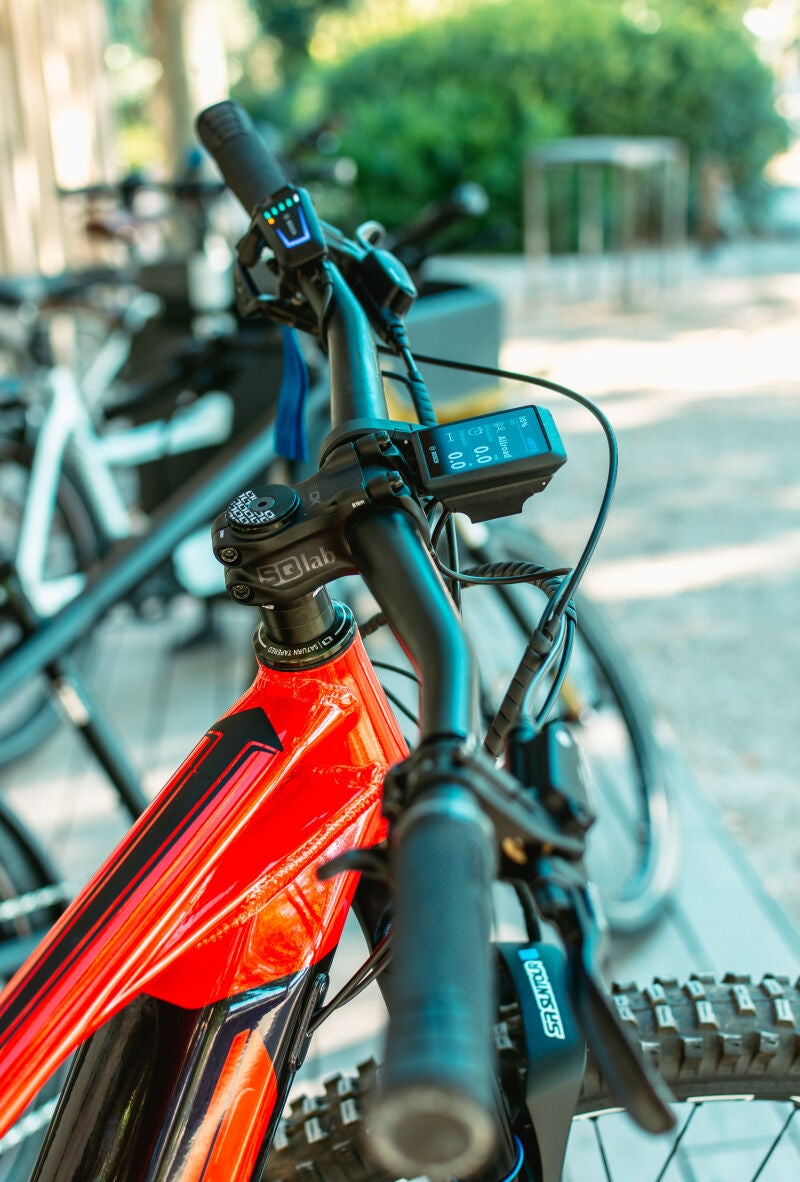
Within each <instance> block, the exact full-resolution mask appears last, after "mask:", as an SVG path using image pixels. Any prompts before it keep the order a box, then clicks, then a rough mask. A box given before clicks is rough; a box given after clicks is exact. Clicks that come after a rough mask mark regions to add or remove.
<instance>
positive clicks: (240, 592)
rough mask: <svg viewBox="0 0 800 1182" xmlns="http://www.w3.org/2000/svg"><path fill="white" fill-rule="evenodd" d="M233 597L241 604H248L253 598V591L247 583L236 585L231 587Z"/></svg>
mask: <svg viewBox="0 0 800 1182" xmlns="http://www.w3.org/2000/svg"><path fill="white" fill-rule="evenodd" d="M231 595H232V596H233V598H234V599H238V600H239V602H240V603H247V601H248V599H252V598H253V591H252V588H250V587H248V586H247V584H246V583H234V585H233V586H232V587H231Z"/></svg>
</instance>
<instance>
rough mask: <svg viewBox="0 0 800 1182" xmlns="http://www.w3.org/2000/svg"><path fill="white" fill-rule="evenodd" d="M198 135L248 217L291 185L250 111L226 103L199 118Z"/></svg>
mask: <svg viewBox="0 0 800 1182" xmlns="http://www.w3.org/2000/svg"><path fill="white" fill-rule="evenodd" d="M196 126H197V134H198V136H199V137H200V139H201V141H202V142H203V144H204V145H205V146H206V148H207V149H208V151H209V152H210V153H211V155H212V156H213V157H214V159H215V160H216V162H217V165H218V166H219V170H220V172H221V173H222V175H223V177H224V178H225V183H226V184H227V186H228V188H229V189H231V191H232V192H233V193H235V195H236V196H237V197H238V198H239V200H240V201H241V203H242V205H243V206H244V207H245V209H246V210H247V212H248V213H252V212H253V209H254V208H255V206H256V205H260V204H261V203H262V202H263V201H266V200H267V199H268V198H269V197H271V196H272V194H273V193H276V192H277V191H278V189H282V188H283V187H284V186H285V185H286V184H287V183H288V182H287V179H286V176H285V174H284V171H283V169H282V168H281V165H280V164H279V163H278V161H277V160H276V159H275V157H274V156H273V155H272V153H271V152H270V151H269V149H268V148H267V146H266V144H265V143H264V141H263V140H262V138H261V136H260V135H259V134H258V132H257V131H256V129H255V127H254V126H253V121H252V120H251V118H250V116H249V115H248V114H247V112H246V111H243V110H242V108H241V107H240V106H238V105H237V104H236V103H233V102H231V101H230V100H229V99H226V100H225V102H222V103H215V104H214V106H213V107H206V109H205V111H201V112H200V114H199V115H198V116H197V124H196Z"/></svg>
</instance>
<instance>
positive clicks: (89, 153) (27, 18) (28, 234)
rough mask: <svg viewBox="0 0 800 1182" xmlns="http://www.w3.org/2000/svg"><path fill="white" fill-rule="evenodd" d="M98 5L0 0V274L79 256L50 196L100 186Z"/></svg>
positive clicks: (107, 133)
mask: <svg viewBox="0 0 800 1182" xmlns="http://www.w3.org/2000/svg"><path fill="white" fill-rule="evenodd" d="M106 44H107V36H106V21H105V10H104V5H103V0H0V272H2V273H3V274H14V273H24V272H33V271H37V270H40V271H45V272H48V273H50V272H55V271H58V270H60V269H61V268H63V267H64V266H66V265H69V264H77V263H80V262H81V261H82V260H83V259H85V258H86V257H88V256H87V248H86V247H85V244H84V243H83V241H82V239H81V237H80V235H78V234H75V233H74V231H72V232H71V231H70V228H69V226H68V225H67V223H66V221H65V211H64V208H63V206H62V204H61V203H60V202H59V200H58V197H57V193H56V189H57V186H59V185H61V186H62V187H65V188H69V187H76V186H79V185H85V184H88V183H89V182H90V181H96V180H98V179H103V178H109V177H112V176H113V175H114V174H115V169H114V167H113V163H112V161H113V147H112V139H113V137H112V115H111V104H110V99H109V96H108V92H107V88H106V78H105V67H104V65H103V53H104V51H105V48H106Z"/></svg>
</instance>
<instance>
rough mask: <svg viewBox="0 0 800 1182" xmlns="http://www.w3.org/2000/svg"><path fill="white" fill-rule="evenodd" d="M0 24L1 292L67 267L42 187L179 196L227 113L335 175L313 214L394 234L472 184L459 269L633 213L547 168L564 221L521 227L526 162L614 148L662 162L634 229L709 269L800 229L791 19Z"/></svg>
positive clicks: (761, 10)
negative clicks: (479, 218)
mask: <svg viewBox="0 0 800 1182" xmlns="http://www.w3.org/2000/svg"><path fill="white" fill-rule="evenodd" d="M1 11H2V14H3V24H2V52H3V58H4V60H3V67H4V68H3V88H4V102H3V104H2V115H0V121H1V122H0V126H1V127H2V152H3V168H2V184H3V193H2V198H3V199H2V209H1V210H0V266H2V267H3V269H4V270H5V271H6V272H11V273H13V272H19V271H25V270H28V271H30V270H35V269H41V270H44V271H47V272H52V271H55V270H57V269H58V268H59V267H62V266H63V265H64V264H65V263H74V262H76V261H78V260H80V259H81V258H82V257H85V252H86V250H87V249H88V248H87V244H86V241H85V236H83V235H82V234H80V233H78V232H76V227H75V225H74V224H70V210H69V208H68V207H65V206H64V203H63V202H61V203H59V201H58V200H57V197H56V189H57V187H59V186H60V187H62V188H65V189H70V188H76V187H80V186H84V185H87V184H89V183H97V182H99V181H101V180H108V181H118V180H119V179H120V177H121V176H124V175H125V174H126V173H128V172H130V171H132V170H146V172H147V173H148V174H150V175H155V176H161V177H170V178H172V177H174V176H176V175H178V174H180V172H181V171H182V170H185V169H186V168H187V167H189V166H190V161H191V152H192V149H193V148H194V146H195V138H194V135H193V130H192V122H193V119H194V116H195V114H196V112H197V111H198V110H200V109H201V108H202V107H203V106H205V105H208V104H209V103H211V102H213V101H216V100H218V99H220V98H223V97H226V96H228V95H229V94H230V95H232V96H233V97H234V98H236V99H237V100H238V101H239V102H241V103H242V104H243V105H244V106H245V107H247V108H248V110H249V111H250V113H251V114H252V115H253V117H254V118H255V119H256V120H257V121H258V122H259V123H261V124H262V126H264V128H265V131H266V129H267V128H268V127H269V128H271V129H272V131H271V134H272V135H273V137H274V138H275V139H276V141H277V142H278V144H279V145H281V146H282V147H283V148H284V149H285V150H286V151H287V153H289V154H292V155H294V156H296V157H301V156H302V155H303V154H304V153H306V154H309V155H310V154H320V155H323V156H324V155H328V156H329V157H331V158H337V157H343V158H344V159H345V163H343V164H340V168H339V173H338V179H339V180H340V181H342V182H345V181H347V180H348V179H349V180H351V181H352V184H351V185H350V186H349V188H348V191H347V194H346V199H345V197H343V195H342V193H341V191H339V192H337V193H335V194H329V195H328V196H329V199H330V200H331V201H332V202H334V203H335V204H336V205H337V206H344V207H346V208H347V212H348V213H349V216H350V220H351V221H352V222H355V221H357V220H358V219H359V217H360V216H362V215H363V214H364V212H365V211H368V212H369V216H370V217H373V218H377V219H379V220H381V221H383V222H385V223H386V224H387V225H390V226H396V225H399V224H401V223H402V222H404V221H406V220H407V219H408V218H409V217H411V216H412V215H414V214H416V213H417V212H418V211H419V209H420V208H421V207H422V206H423V205H424V204H426V203H428V202H430V201H431V200H434V199H436V198H441V197H444V196H445V195H446V194H448V193H449V192H450V191H451V190H452V189H453V187H454V186H455V185H456V184H458V183H460V182H462V181H463V180H464V179H465V178H472V179H479V180H480V182H481V184H482V185H483V186H484V187H485V189H486V190H487V193H488V195H489V199H490V200H489V208H488V212H487V214H486V217H485V220H484V222H483V224H482V227H481V233H480V235H476V236H473V243H472V245H473V247H476V246H477V247H479V248H480V249H481V250H482V251H490V252H519V251H520V250H522V248H523V246H524V245H526V244H527V246H528V248H529V249H531V250H534V249H538V250H541V249H543V248H544V247H545V246H546V247H547V248H548V249H550V250H553V251H555V252H557V253H560V252H567V251H570V250H573V249H576V248H578V247H579V248H581V249H582V250H583V251H584V252H587V251H588V250H590V249H591V247H592V245H593V243H594V245H595V247H596V246H597V245H598V243H599V241H600V239H601V237H602V235H603V233H605V234H606V236H608V235H609V234H610V233H612V231H613V230H614V229H615V227H614V226H613V225H612V223H614V222H615V221H617V220H619V219H620V217H623V215H624V214H625V212H626V211H624V210H622V209H621V208H620V205H621V204H624V203H625V201H628V202H630V200H631V197H630V194H628V195H627V196H625V195H619V194H614V193H612V192H610V191H609V189H610V186H609V184H608V182H607V181H606V182H599V183H598V185H596V186H595V187H596V188H597V187H599V189H600V191H599V192H597V193H595V194H594V196H593V197H592V199H591V201H590V199H589V196H588V195H587V194H586V193H585V194H584V203H583V204H584V212H583V225H581V215H580V213H579V212H578V211H577V208H575V209H572V211H571V213H569V212H568V211H567V210H566V209H565V208H564V207H565V206H566V205H567V204H571V205H574V204H575V203H574V201H573V202H567V201H566V197H567V196H569V195H570V190H571V189H574V188H575V187H576V183H577V182H576V180H575V178H574V176H572V175H570V174H569V173H568V172H567V171H566V170H565V169H564V168H561V169H559V170H558V172H559V175H558V177H557V178H555V180H554V183H555V185H556V188H557V189H558V200H557V201H555V202H554V204H556V205H557V206H558V207H559V209H560V213H559V215H558V216H555V215H554V214H551V215H550V217H549V219H544V214H543V211H542V210H541V209H533V208H531V200H530V187H531V186H535V185H536V184H541V181H540V180H539V178H538V177H536V176H534V177H533V178H531V177H530V176H528V186H529V200H528V220H527V224H526V218H525V208H526V201H525V191H524V190H525V178H526V173H530V171H531V157H532V156H533V157H534V160H535V159H536V149H537V148H540V147H543V146H544V145H547V144H552V141H554V140H556V141H562V140H564V139H568V138H571V137H576V136H580V137H586V136H592V137H598V136H602V137H609V136H610V137H648V139H649V138H650V137H657V138H658V139H659V140H664V139H668V140H675V141H677V144H678V145H679V146H675V145H667V144H662V145H661V146H660V148H659V147H658V144H656V145H653V146H652V148H653V151H654V153H655V155H654V156H653V160H652V167H653V169H656V168H657V166H659V165H660V166H662V167H665V168H666V170H667V172H668V174H669V175H668V178H667V186H666V187H667V188H668V189H670V190H671V191H670V193H669V194H668V196H667V207H668V208H667V219H668V225H667V226H666V227H664V226H659V225H656V224H655V222H656V215H657V212H658V210H657V200H658V199H661V200H663V199H664V194H663V192H659V193H657V194H656V196H655V197H653V198H652V200H651V203H650V208H649V211H647V213H646V214H645V213H644V212H642V211H640V213H639V218H638V223H637V226H636V229H637V231H639V230H647V231H648V233H649V234H650V235H651V236H653V235H659V234H664V233H668V234H670V235H672V236H673V237H675V236H679V235H680V234H682V233H688V234H689V235H690V236H691V237H692V239H693V240H695V241H697V242H700V243H702V244H703V245H705V246H707V247H712V246H714V245H715V244H716V243H718V242H720V241H725V240H729V239H731V238H733V237H739V236H741V235H745V234H748V235H753V234H759V235H768V234H775V233H778V232H788V231H791V230H793V229H795V228H796V227H797V225H798V223H800V209H799V208H798V202H797V198H796V187H797V186H798V185H800V155H798V151H797V148H796V138H795V137H796V131H797V126H798V120H800V90H799V89H798V87H799V86H800V82H799V81H798V59H797V53H798V50H797V46H798V35H799V33H798V29H799V28H800V14H799V13H798V5H797V3H795V0H763V2H762V3H757V2H755V3H747V0H653V2H652V3H648V2H647V0H569V2H567V3H554V2H553V0H504V2H492V3H474V2H470V0H398V2H397V3H394V4H392V5H385V4H381V3H379V2H378V0H301V2H297V3H295V2H291V0H171V2H169V0H54V2H48V3H45V0H41V2H31V3H28V4H25V5H20V4H16V3H14V2H13V0H4V3H3V5H2V10H1ZM563 150H565V149H563V148H562V151H563ZM601 150H603V145H599V144H598V145H597V146H596V151H601ZM611 150H612V147H611V145H606V146H605V152H606V154H607V153H608V152H610V151H611ZM659 153H660V154H659ZM604 158H605V157H604ZM596 159H597V157H596V156H595V160H596ZM554 160H555V157H553V156H552V155H551V156H548V154H547V153H546V152H545V153H543V154H542V156H541V163H542V165H544V164H545V163H549V164H550V165H551V168H554ZM560 163H562V164H563V157H562V158H561V159H560ZM348 170H350V171H349V172H348ZM534 171H535V169H534ZM684 171H685V174H686V175H684ZM650 181H651V184H653V185H654V186H655V187H656V188H658V181H657V180H656V181H653V178H652V177H651V178H650ZM661 187H662V189H663V181H662V183H661ZM534 195H535V189H534ZM592 204H593V205H594V209H593V210H592V211H591V216H590V214H589V213H588V212H587V206H591V205H592ZM339 216H342V214H339ZM684 216H685V221H683V220H682V219H683V218H684ZM73 220H74V219H73ZM591 222H593V223H594V224H593V225H592V224H590V223H591ZM646 222H649V224H647V225H645V223H646ZM545 223H546V224H545ZM526 233H527V238H526ZM593 236H594V238H593Z"/></svg>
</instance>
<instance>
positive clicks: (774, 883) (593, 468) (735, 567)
mask: <svg viewBox="0 0 800 1182" xmlns="http://www.w3.org/2000/svg"><path fill="white" fill-rule="evenodd" d="M792 255H794V256H796V257H795V258H793V257H792ZM795 262H796V263H797V266H796V268H795V269H794V271H792V270H790V269H789V268H791V267H793V265H794V263H795ZM482 274H483V277H484V278H486V279H488V280H489V281H490V282H495V283H500V284H501V285H502V286H503V288H504V291H505V294H506V301H507V317H506V320H507V323H506V345H505V348H504V353H503V358H504V362H505V363H506V364H507V365H508V366H510V367H511V368H514V369H520V370H524V371H526V372H535V373H538V374H540V375H543V376H546V377H548V378H550V379H553V380H556V381H560V382H564V383H566V384H567V385H569V386H572V387H574V388H576V389H578V390H580V391H581V392H583V393H585V394H589V395H591V396H592V397H594V398H596V399H597V401H598V403H599V404H600V405H601V406H602V407H603V409H604V410H605V411H606V413H607V414H608V416H609V418H610V419H611V421H612V423H613V424H614V427H615V430H616V432H617V435H618V438H619V446H620V475H619V484H618V489H617V494H616V497H615V503H614V507H613V511H612V515H611V518H610V520H609V522H608V526H607V528H606V530H605V533H604V536H603V538H602V540H601V543H600V546H599V548H598V551H597V555H596V558H595V560H594V562H593V565H592V567H591V568H590V574H589V576H588V580H587V586H588V588H589V590H590V591H591V593H592V595H593V597H594V598H595V599H596V600H597V601H599V602H600V603H602V605H603V607H604V608H605V610H606V613H607V615H608V617H609V619H610V620H611V622H612V623H613V627H614V630H615V634H616V635H617V637H618V638H619V639H620V640H621V642H622V643H623V644H624V645H625V647H626V649H627V650H628V651H629V652H630V653H631V654H632V656H633V662H634V664H635V666H636V668H637V670H638V673H639V675H640V680H641V681H642V683H643V684H644V687H645V690H646V692H647V694H648V695H649V696H650V698H651V699H652V700H653V702H654V703H655V704H656V705H657V707H658V709H659V711H660V713H661V715H662V716H663V718H664V720H665V722H666V725H667V726H668V727H669V728H670V729H671V731H672V733H673V736H674V739H675V741H676V742H677V744H678V746H679V748H680V749H681V751H682V753H683V756H684V757H685V759H686V760H687V762H688V764H689V765H690V767H691V769H692V771H693V773H694V775H695V777H696V779H697V782H698V784H699V786H700V788H701V789H702V790H703V791H704V792H705V793H706V794H707V795H708V797H709V798H710V799H711V800H712V801H713V802H714V804H715V805H716V806H717V808H718V809H719V811H720V814H721V816H722V818H723V820H724V822H725V824H726V825H727V826H728V827H729V829H730V830H731V831H732V833H733V834H734V835H735V837H736V838H737V839H738V840H739V841H740V843H741V844H742V845H743V846H744V847H745V849H746V851H747V852H748V854H749V856H750V858H751V861H752V862H753V864H754V865H755V867H756V869H757V870H758V872H759V873H760V875H761V877H762V879H763V880H764V882H765V884H766V886H767V888H768V889H769V891H770V892H771V893H772V894H773V895H774V896H775V897H776V898H777V899H778V900H779V901H780V902H781V903H782V904H783V905H784V907H785V908H786V910H787V912H788V914H789V915H790V916H791V917H792V919H793V920H794V921H796V922H800V842H799V840H798V838H799V837H800V792H798V785H800V707H799V706H798V701H799V698H800V695H798V686H799V685H800V461H799V460H798V455H799V454H800V349H799V348H798V344H799V343H800V251H798V249H797V248H796V247H794V246H787V247H783V248H781V247H778V248H772V249H769V250H768V249H765V248H761V249H756V248H750V249H747V250H745V251H742V250H739V251H730V252H728V253H727V254H722V255H719V256H716V257H715V258H714V259H711V260H706V261H705V262H699V261H697V260H687V261H686V264H685V265H684V267H683V268H682V278H681V279H680V280H679V281H676V274H675V273H673V275H672V276H671V282H670V284H669V285H668V286H667V287H659V286H658V285H657V284H656V283H655V282H651V283H649V284H648V283H644V284H643V286H642V289H641V294H640V297H639V299H638V300H637V304H636V306H635V307H634V308H628V309H627V310H625V311H621V310H620V309H619V307H618V306H617V307H616V308H614V306H613V303H612V302H611V301H609V300H608V299H602V300H598V299H594V300H591V301H588V300H585V301H583V302H577V301H575V300H574V299H573V300H568V299H565V298H564V291H565V290H568V291H569V292H571V293H573V294H574V292H575V291H576V290H577V289H576V286H575V280H574V277H572V278H570V279H569V283H568V284H565V283H562V284H561V296H560V297H554V296H553V291H554V289H555V288H556V286H557V281H558V280H559V275H558V274H557V273H556V274H555V275H551V276H550V277H549V278H548V280H546V281H545V282H543V281H542V277H541V276H538V277H537V276H532V274H531V270H530V268H527V269H526V267H525V265H524V263H520V262H519V261H516V262H511V261H506V262H503V263H497V264H496V265H495V266H492V265H491V264H487V265H486V266H485V268H484V269H483V272H482ZM561 278H563V276H562V277H561ZM544 292H547V293H548V296H547V298H545V296H544V295H543V293H544ZM540 400H541V399H540ZM517 401H518V402H522V401H523V398H522V397H519V398H518V399H517ZM546 401H548V404H549V405H551V406H552V407H553V409H554V412H555V413H556V415H557V422H558V423H559V426H560V428H561V429H562V434H563V435H564V438H565V442H566V444H567V451H568V455H569V463H568V464H567V467H566V468H565V469H564V470H563V473H559V474H558V476H557V477H556V478H555V479H554V480H553V483H552V485H551V486H550V488H549V489H548V491H547V493H546V494H545V495H544V496H542V497H540V498H538V499H537V500H535V501H533V502H530V503H529V506H528V509H527V512H528V513H529V514H530V516H531V517H532V518H533V519H534V520H535V522H536V523H537V526H538V528H541V529H542V530H543V531H544V532H545V533H547V535H548V536H549V538H550V540H551V541H552V542H553V543H554V544H556V545H557V546H558V547H559V549H560V550H561V551H562V552H563V553H565V554H568V555H570V556H576V555H577V553H578V552H579V548H580V545H581V542H582V540H583V539H584V538H585V536H586V534H587V531H588V529H589V528H590V527H591V523H592V519H593V513H594V512H595V511H596V505H597V501H598V497H599V494H600V492H601V490H602V481H603V468H604V463H605V459H604V450H605V449H604V443H603V439H602V436H601V434H600V432H599V431H598V430H597V428H596V427H595V426H594V424H593V422H592V420H591V419H590V418H589V417H588V416H587V415H586V414H585V412H583V411H581V410H579V409H577V408H574V407H573V406H571V405H569V404H567V405H566V406H565V405H564V404H563V402H562V401H560V400H559V401H556V402H553V401H550V400H546ZM709 885H710V886H711V887H712V889H713V884H709Z"/></svg>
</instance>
